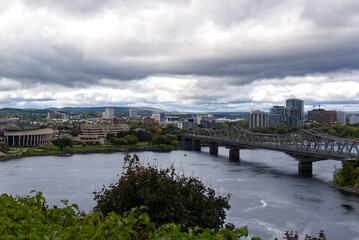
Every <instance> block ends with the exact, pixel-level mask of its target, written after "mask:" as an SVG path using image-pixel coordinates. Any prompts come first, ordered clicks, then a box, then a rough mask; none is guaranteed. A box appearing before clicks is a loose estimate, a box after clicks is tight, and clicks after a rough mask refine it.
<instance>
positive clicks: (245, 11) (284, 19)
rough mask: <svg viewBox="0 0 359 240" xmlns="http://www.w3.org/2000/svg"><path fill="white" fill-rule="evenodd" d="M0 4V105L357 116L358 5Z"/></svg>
mask: <svg viewBox="0 0 359 240" xmlns="http://www.w3.org/2000/svg"><path fill="white" fill-rule="evenodd" d="M0 4H1V6H3V7H2V9H0V33H1V34H0V108H5V107H14V108H47V107H58V108H61V107H96V106H115V107H116V106H148V107H157V108H161V109H164V110H167V111H188V112H207V111H221V112H224V111H228V112H234V111H249V110H250V109H262V110H265V111H267V110H268V109H269V108H270V107H272V106H274V105H284V104H285V99H287V98H293V97H295V98H300V99H302V100H304V102H305V110H306V111H307V110H311V109H312V107H313V106H314V105H318V104H320V105H321V106H322V107H323V108H325V109H328V110H329V109H336V110H343V111H356V110H359V108H358V106H359V105H358V103H359V45H358V42H359V30H358V27H357V26H358V25H359V2H357V1H353V0H348V1H343V2H338V1H330V3H328V1H324V0H317V1H309V0H294V1H274V0H266V1H264V0H257V1H251V0H226V1H220V0H207V1H204V0H174V1H164V0H147V1H144V0H133V1H125V0H122V1H114V0H104V1H98V0H79V1H75V2H74V1H69V0H63V1H56V0H36V1H30V0H11V1H10V0H0Z"/></svg>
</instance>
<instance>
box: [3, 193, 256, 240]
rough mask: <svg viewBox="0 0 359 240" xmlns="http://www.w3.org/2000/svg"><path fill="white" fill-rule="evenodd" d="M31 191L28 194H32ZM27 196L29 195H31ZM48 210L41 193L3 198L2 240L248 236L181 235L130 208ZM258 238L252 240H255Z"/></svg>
mask: <svg viewBox="0 0 359 240" xmlns="http://www.w3.org/2000/svg"><path fill="white" fill-rule="evenodd" d="M33 192H34V191H32V192H31V193H33ZM31 193H30V194H31ZM61 202H63V203H64V204H65V207H63V208H60V207H57V206H54V207H53V208H48V206H46V200H45V198H44V197H43V195H42V193H41V192H36V195H35V196H30V195H27V196H24V197H19V196H15V197H13V196H12V195H10V196H9V195H7V194H2V195H1V197H0V236H1V239H133V240H135V239H136V240H137V239H139V240H142V239H150V240H155V239H191V240H195V239H209V240H220V239H221V240H222V239H233V240H238V239H240V238H241V237H242V236H244V237H247V236H248V229H247V228H246V227H242V228H239V229H233V230H232V231H230V230H227V229H222V230H220V231H218V232H215V231H214V230H211V229H203V228H199V227H195V228H190V229H187V231H186V232H183V231H182V229H181V226H180V225H176V224H171V223H169V224H164V225H162V226H159V227H157V226H156V224H154V223H153V222H151V221H150V218H149V216H148V214H147V213H145V212H144V211H145V210H146V209H147V208H146V207H137V208H132V209H131V210H130V211H128V212H125V213H123V215H122V216H119V215H117V214H115V213H114V212H111V213H108V214H107V216H104V215H103V214H102V213H101V212H93V213H92V214H84V213H80V212H79V210H78V206H77V205H76V204H73V205H71V206H68V205H67V204H68V201H67V200H62V201H61ZM257 239H259V238H252V240H257Z"/></svg>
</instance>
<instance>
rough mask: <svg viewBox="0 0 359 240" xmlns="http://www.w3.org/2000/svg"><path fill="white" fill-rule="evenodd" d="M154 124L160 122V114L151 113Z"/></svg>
mask: <svg viewBox="0 0 359 240" xmlns="http://www.w3.org/2000/svg"><path fill="white" fill-rule="evenodd" d="M151 117H152V118H153V119H154V120H155V121H156V122H160V121H161V114H159V113H152V116H151Z"/></svg>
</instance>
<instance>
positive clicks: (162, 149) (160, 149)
mask: <svg viewBox="0 0 359 240" xmlns="http://www.w3.org/2000/svg"><path fill="white" fill-rule="evenodd" d="M180 149H181V147H180V146H177V147H175V146H173V147H143V148H139V147H129V148H117V147H114V148H107V149H82V150H76V151H71V150H69V151H63V152H53V153H48V152H45V153H41V152H39V153H38V154H36V155H35V154H31V155H28V154H26V153H25V154H20V155H12V156H5V157H0V161H8V160H12V159H19V158H27V157H43V156H71V155H73V154H91V153H115V152H144V151H151V152H170V151H173V150H180Z"/></svg>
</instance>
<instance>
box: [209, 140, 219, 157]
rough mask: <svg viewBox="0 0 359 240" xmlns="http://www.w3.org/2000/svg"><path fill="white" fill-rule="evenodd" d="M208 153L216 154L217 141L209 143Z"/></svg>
mask: <svg viewBox="0 0 359 240" xmlns="http://www.w3.org/2000/svg"><path fill="white" fill-rule="evenodd" d="M209 154H211V155H216V156H217V155H218V143H217V142H211V143H210V145H209Z"/></svg>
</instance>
